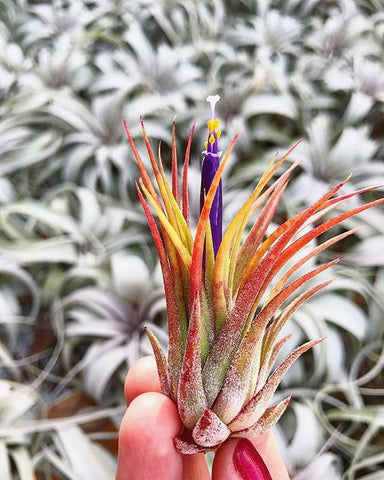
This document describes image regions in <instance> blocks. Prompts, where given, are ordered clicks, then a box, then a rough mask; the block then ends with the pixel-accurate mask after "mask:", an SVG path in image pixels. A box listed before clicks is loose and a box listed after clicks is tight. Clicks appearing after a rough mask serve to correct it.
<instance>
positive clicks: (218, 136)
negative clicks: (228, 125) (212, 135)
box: [216, 130, 221, 138]
mask: <svg viewBox="0 0 384 480" xmlns="http://www.w3.org/2000/svg"><path fill="white" fill-rule="evenodd" d="M216 136H217V138H220V137H221V130H217V132H216Z"/></svg>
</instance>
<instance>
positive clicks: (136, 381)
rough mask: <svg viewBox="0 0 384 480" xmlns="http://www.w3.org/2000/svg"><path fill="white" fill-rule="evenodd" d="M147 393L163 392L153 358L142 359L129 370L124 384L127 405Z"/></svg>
mask: <svg viewBox="0 0 384 480" xmlns="http://www.w3.org/2000/svg"><path fill="white" fill-rule="evenodd" d="M145 392H161V388H160V381H159V376H158V374H157V368H156V362H155V359H154V357H153V356H147V357H142V358H140V359H139V360H137V362H135V363H134V364H133V365H132V366H131V368H130V369H129V370H128V373H127V376H126V378H125V383H124V396H125V401H126V402H127V405H129V404H130V403H131V402H132V400H133V399H134V398H136V397H138V396H139V395H141V394H142V393H145Z"/></svg>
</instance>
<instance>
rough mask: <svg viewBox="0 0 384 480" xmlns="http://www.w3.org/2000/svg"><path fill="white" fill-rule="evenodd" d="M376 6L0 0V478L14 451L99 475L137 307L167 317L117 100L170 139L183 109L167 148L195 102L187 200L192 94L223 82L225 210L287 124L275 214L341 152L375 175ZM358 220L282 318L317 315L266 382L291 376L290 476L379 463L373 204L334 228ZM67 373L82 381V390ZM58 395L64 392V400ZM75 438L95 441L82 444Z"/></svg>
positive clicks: (382, 232)
mask: <svg viewBox="0 0 384 480" xmlns="http://www.w3.org/2000/svg"><path fill="white" fill-rule="evenodd" d="M383 8H384V3H383V2H382V1H381V0H375V1H373V0H364V1H362V0H354V1H350V0H339V1H337V0H334V1H333V0H331V1H328V2H321V1H316V0H313V1H304V0H288V1H279V0H274V1H268V0H241V1H238V0H236V1H235V0H225V1H224V0H215V1H211V0H210V1H208V0H198V1H192V0H189V1H185V0H184V1H179V0H175V1H172V2H171V1H167V0H161V1H158V0H135V1H131V0H96V1H95V0H94V1H92V2H90V1H86V0H72V1H71V0H67V1H64V0H62V1H55V2H50V1H38V0H0V46H1V48H0V102H1V104H0V152H1V155H0V272H1V274H0V322H1V326H0V328H1V343H0V358H1V364H2V367H1V368H2V370H1V372H2V378H3V380H2V381H1V385H0V395H1V405H2V406H1V417H0V418H1V425H0V432H1V435H0V471H1V472H6V473H4V478H5V479H8V478H17V477H16V474H15V473H9V472H10V470H11V469H13V471H14V472H15V471H18V472H19V476H20V478H30V476H28V475H30V473H31V471H40V472H41V475H42V478H50V475H51V472H55V474H56V475H57V476H58V477H59V478H79V477H84V478H87V477H88V478H89V477H91V478H100V479H102V480H104V479H109V478H113V468H114V466H113V462H114V460H113V450H114V448H115V447H114V446H113V445H115V444H114V443H113V442H112V447H111V445H110V444H108V442H107V437H110V436H112V437H113V436H115V435H116V432H115V431H114V430H115V425H117V424H118V422H119V414H121V412H122V411H123V402H122V382H123V378H124V374H125V372H126V368H127V365H128V364H129V363H130V362H132V361H133V359H134V358H137V356H139V355H142V354H143V353H145V352H147V351H149V350H148V345H147V343H146V342H145V341H144V340H143V332H142V326H143V323H144V322H146V323H153V324H154V325H157V333H158V335H161V331H162V330H161V328H160V327H161V326H162V324H163V317H164V316H163V308H164V299H163V295H162V293H161V282H159V277H158V269H157V265H156V260H155V254H154V251H153V248H152V246H151V245H152V244H151V242H150V241H149V239H148V234H147V230H146V227H145V219H144V216H143V213H142V212H141V209H140V208H139V205H138V201H137V200H136V193H135V188H134V178H135V176H137V171H136V170H135V168H134V162H133V159H132V155H131V153H130V152H129V148H128V146H127V143H126V141H125V139H124V132H123V128H122V124H121V117H122V116H125V117H126V118H127V120H128V124H129V127H130V130H131V132H132V134H133V136H134V139H135V140H136V141H137V142H138V145H139V148H140V149H141V148H142V146H143V145H142V143H140V140H139V137H140V129H139V128H138V121H137V120H138V116H139V114H143V115H144V116H145V118H146V127H147V130H148V134H149V135H150V136H151V137H152V138H155V139H160V140H162V141H163V143H164V144H165V145H169V144H170V134H169V132H170V127H171V123H172V119H173V117H174V115H177V123H178V131H177V132H178V133H177V135H178V137H177V142H178V144H179V145H180V146H181V148H184V147H185V144H186V139H187V135H188V132H189V129H190V127H191V125H192V123H193V121H195V120H197V121H198V123H197V126H196V136H195V141H194V144H193V145H192V154H191V159H192V166H191V172H190V180H191V192H190V198H191V200H192V199H193V198H196V202H195V204H196V209H197V206H198V181H197V180H196V175H194V173H195V172H196V170H197V168H198V166H199V160H200V152H201V149H202V145H203V142H204V139H203V134H204V132H205V130H204V125H203V119H205V118H206V110H205V109H206V106H205V102H204V98H205V97H206V96H207V95H208V94H210V93H212V92H218V93H220V94H221V96H222V101H221V102H220V105H219V108H218V116H219V117H220V118H221V120H222V126H223V132H224V134H225V135H223V139H222V144H223V145H224V146H225V144H226V142H227V144H228V140H227V139H228V138H231V137H232V136H233V134H234V133H235V132H237V131H238V130H239V129H241V128H243V129H244V133H243V134H242V136H241V137H240V140H239V142H238V145H237V148H236V150H235V151H234V152H233V153H234V155H232V158H231V163H230V165H229V168H228V169H227V171H226V174H225V178H224V182H225V185H226V192H227V193H226V197H225V217H226V218H227V219H228V218H230V217H231V216H232V212H233V211H234V210H235V209H237V206H238V205H239V204H240V203H242V201H243V200H244V197H245V195H246V194H247V193H248V192H249V191H250V189H251V186H250V185H251V183H252V184H253V183H254V180H255V179H257V178H258V177H259V176H260V173H261V172H262V171H263V169H264V167H265V165H266V162H267V161H269V159H270V158H271V157H272V156H273V154H274V152H275V150H276V148H282V149H284V148H286V147H287V146H288V145H289V144H292V143H293V142H294V141H295V140H296V139H297V138H300V137H302V138H303V142H302V144H301V146H300V147H299V148H298V149H297V150H296V152H295V154H294V155H292V157H291V159H292V161H295V160H296V159H298V158H300V159H301V160H302V164H301V167H300V171H299V172H298V173H297V174H296V176H295V178H294V179H293V181H292V183H291V184H290V186H289V187H288V189H287V192H286V195H285V198H284V203H283V205H282V206H281V207H280V209H279V210H278V212H277V215H276V217H275V221H276V223H280V222H281V221H283V220H284V219H285V218H286V216H287V214H289V215H291V214H293V213H295V212H297V211H298V210H299V208H303V207H305V206H306V205H308V204H309V203H310V202H312V201H313V200H315V199H318V198H319V196H321V194H322V193H323V192H325V191H326V190H328V189H329V188H330V187H331V186H333V185H334V184H335V183H337V182H338V181H340V180H342V179H343V178H345V177H346V176H347V175H348V174H349V173H350V172H351V171H352V172H353V176H352V179H351V181H350V182H349V184H350V185H351V188H354V189H356V188H363V187H366V186H369V185H373V184H380V183H382V184H384V163H383V155H384V144H383V136H384V134H383V132H384V128H383V125H384V109H383V101H384V67H383V58H384V47H383V45H384V19H383V14H382V11H383ZM203 109H204V112H203ZM163 157H164V160H166V159H167V158H168V157H167V155H165V154H164V155H163ZM344 188H345V190H344V193H348V190H347V188H348V187H347V186H345V187H344ZM365 200H370V198H365ZM356 202H357V201H356ZM348 206H349V207H353V206H357V203H356V204H352V205H351V204H350V205H348ZM196 215H197V211H196V212H191V216H192V218H196ZM360 225H363V226H364V227H365V228H363V229H360V230H358V231H356V232H355V234H354V235H353V236H352V237H349V239H348V241H345V242H344V243H343V244H341V245H340V246H339V247H338V251H337V252H336V251H334V252H329V251H328V253H327V254H323V255H322V258H321V260H322V261H327V260H328V261H329V260H332V259H333V258H335V257H336V256H339V255H340V254H344V259H343V260H342V262H340V263H339V264H338V266H337V268H334V269H333V272H332V275H336V281H335V282H334V283H333V284H332V286H331V287H328V289H327V290H326V291H324V293H322V294H321V295H319V296H317V297H315V298H313V299H312V300H311V301H310V302H309V303H308V304H307V305H306V306H305V307H303V308H302V309H301V310H299V311H298V312H296V313H295V315H294V318H293V322H291V326H290V332H287V333H292V334H293V342H294V343H296V344H297V345H298V344H299V343H303V342H304V341H305V340H308V339H313V338H317V337H320V336H324V335H326V336H327V337H328V339H327V342H323V344H322V345H321V346H319V347H317V350H316V351H313V353H312V354H310V355H309V354H307V356H306V358H305V359H304V360H303V361H299V362H298V363H297V364H296V365H295V366H294V367H293V369H292V370H291V372H290V374H289V375H288V376H287V378H286V380H285V381H284V383H283V385H282V388H281V389H280V390H279V392H278V394H277V397H276V400H279V399H281V398H284V396H287V394H290V393H292V394H293V395H294V398H293V400H292V401H291V404H290V407H289V410H288V412H287V413H286V415H285V417H284V421H283V423H282V425H281V427H279V430H278V432H277V434H278V436H279V438H280V440H281V444H282V449H283V450H284V452H285V456H286V461H287V464H288V466H289V469H290V471H291V474H292V476H293V477H294V478H296V479H297V480H303V479H307V478H308V479H316V478H319V479H320V478H321V479H322V478H329V479H332V478H340V477H341V475H342V473H343V472H344V474H345V478H347V479H364V478H366V479H370V480H372V479H376V478H380V475H382V473H381V471H382V469H383V465H384V463H383V460H384V459H383V456H382V443H383V431H382V428H383V427H382V420H381V417H382V407H381V403H382V387H383V373H382V369H383V362H384V356H383V347H382V345H383V340H384V302H383V294H384V270H383V266H384V254H383V252H384V215H383V212H382V210H380V209H379V208H376V209H375V211H373V210H372V211H370V212H367V213H365V214H364V216H359V217H356V218H354V219H353V220H351V221H350V223H349V224H347V225H346V228H353V227H355V226H360ZM324 240H325V239H324ZM315 245H316V244H315V243H313V245H312V246H313V247H315ZM315 266H316V264H315V263H312V265H309V266H308V268H311V267H312V268H314V267H315ZM132 272H135V273H134V275H133V273H132ZM137 272H140V279H139V282H138V283H140V285H143V286H144V285H145V288H148V289H149V290H148V294H146V295H142V293H143V289H142V288H138V283H136V282H137V281H138V278H137ZM325 280H326V279H325ZM146 293H147V292H146ZM155 328H156V327H155ZM283 353H284V352H283ZM311 355H313V356H312V357H311ZM99 358H103V362H102V367H100V364H98V362H97V361H95V359H99ZM101 372H102V373H103V378H102V382H100V384H97V385H96V384H95V381H94V378H95V377H98V376H99V375H100V374H101ZM80 392H86V393H87V394H88V395H90V396H91V397H93V400H92V399H89V398H87V400H86V401H85V400H84V399H82V400H81V401H80V400H78V401H77V402H75V400H74V399H76V398H77V399H79V395H80ZM63 398H67V399H68V398H71V399H72V403H75V404H76V406H75V408H73V407H72V408H69V407H68V402H67V403H66V404H65V405H66V409H67V410H65V409H64V410H59V411H57V408H58V404H59V402H61V403H60V405H63V402H64V400H63ZM86 402H88V403H86ZM90 406H92V409H93V410H91V411H90V410H89V407H90ZM85 407H87V408H88V410H87V412H84V411H82V410H81V408H85ZM55 409H56V410H55ZM68 410H69V411H68ZM63 415H70V416H69V417H68V418H67V420H65V421H64V422H63V421H62V420H57V419H55V418H54V417H57V416H60V417H62V416H63ZM101 418H102V419H106V418H110V419H112V423H111V424H109V425H107V426H106V424H105V420H104V423H102V424H100V421H99V423H95V420H96V419H99V420H100V419H101ZM16 420H17V422H16ZM91 420H93V423H92V424H91V423H90V422H91ZM85 423H87V425H86V428H85V427H84V429H82V428H80V427H81V426H82V425H84V424H85ZM90 425H91V426H93V428H91V427H90ZM64 427H65V428H64ZM108 431H109V433H108ZM84 452H86V453H84ZM109 452H112V454H111V453H109ZM84 454H86V455H87V456H88V457H87V458H91V457H90V456H91V455H92V457H93V458H94V461H89V462H87V464H86V465H85V464H84V462H83V455H84ZM11 462H12V463H11ZM89 469H93V470H92V471H90V470H89ZM2 475H3V473H2Z"/></svg>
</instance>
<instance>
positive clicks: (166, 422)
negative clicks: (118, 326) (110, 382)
mask: <svg viewBox="0 0 384 480" xmlns="http://www.w3.org/2000/svg"><path fill="white" fill-rule="evenodd" d="M124 393H125V399H126V402H127V405H128V408H127V410H126V412H125V415H124V418H123V420H122V423H121V427H120V433H119V456H118V467H117V475H116V480H153V479H156V480H209V479H210V478H211V477H210V474H209V471H208V467H207V464H206V462H205V457H204V454H202V453H201V454H196V455H181V454H180V453H178V452H177V451H176V449H175V447H174V444H173V439H174V438H175V437H176V436H178V435H179V433H180V432H181V431H182V428H183V427H182V424H181V421H180V418H179V415H178V413H177V408H176V405H175V404H174V403H173V402H172V400H170V399H169V398H168V397H166V396H165V395H163V394H162V393H161V390H160V383H159V378H158V375H157V370H156V365H155V361H154V358H153V357H144V358H141V359H140V360H138V361H137V362H136V363H135V365H133V366H132V367H131V369H130V370H129V372H128V375H127V378H126V381H125V388H124ZM250 440H251V441H252V443H253V445H254V446H255V448H256V449H257V451H258V452H259V454H260V455H261V456H262V458H263V460H264V463H265V464H266V466H267V467H268V470H269V472H270V474H271V476H272V478H273V480H289V476H288V472H287V469H286V467H285V465H284V463H283V461H282V459H281V456H280V454H279V452H278V450H277V447H276V444H275V440H274V438H273V435H272V434H271V433H267V434H264V435H262V436H261V437H258V438H255V439H250ZM237 442H238V440H237V439H229V440H227V441H226V442H225V443H224V444H223V445H222V446H221V447H220V448H218V449H217V451H216V453H215V459H214V463H213V471H212V480H242V477H241V476H240V475H239V474H238V472H237V471H236V469H235V467H234V465H233V461H232V456H233V451H234V449H235V447H236V444H237Z"/></svg>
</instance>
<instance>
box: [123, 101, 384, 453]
mask: <svg viewBox="0 0 384 480" xmlns="http://www.w3.org/2000/svg"><path fill="white" fill-rule="evenodd" d="M218 100H219V97H218V96H211V97H208V98H207V101H208V102H209V103H210V104H211V118H210V120H209V121H208V123H207V126H208V137H207V142H206V144H205V149H204V151H203V162H202V178H201V197H200V198H201V212H200V217H199V220H198V223H197V227H196V229H195V234H194V235H193V234H192V229H191V227H190V223H189V199H188V164H189V159H190V150H191V143H192V138H193V133H194V127H193V128H192V130H191V133H190V135H189V138H188V142H187V146H186V150H185V154H184V161H183V169H182V174H181V178H179V173H178V156H177V149H176V133H175V123H174V124H173V129H172V180H171V182H169V181H168V179H167V177H166V174H165V170H164V167H163V162H162V157H161V147H160V146H159V148H158V152H157V156H155V153H154V151H153V150H152V147H151V144H150V141H149V138H148V135H147V132H146V130H145V126H144V122H143V120H142V119H141V126H142V134H143V138H144V142H145V146H146V150H147V153H148V156H149V160H150V163H151V168H152V172H151V175H152V174H153V176H154V179H155V181H152V179H151V175H150V173H149V172H148V171H147V169H146V167H145V165H144V162H143V160H142V158H141V157H140V154H139V152H138V149H137V147H136V145H135V142H134V140H133V138H132V135H131V133H130V131H129V129H128V126H127V124H126V122H125V121H124V126H125V130H126V134H127V137H128V141H129V143H130V146H131V148H132V151H133V154H134V157H135V159H136V162H137V165H138V167H139V171H140V175H141V178H140V179H139V180H138V182H137V191H138V196H139V199H140V202H141V204H142V206H143V209H144V213H145V215H146V218H147V221H148V225H149V228H150V231H151V234H152V236H153V240H154V243H155V246H156V249H157V253H158V257H159V261H160V265H161V269H162V274H163V280H164V287H165V296H166V303H167V317H168V333H169V345H168V352H167V354H165V353H164V352H163V351H162V349H161V348H160V345H159V342H158V341H157V339H156V337H155V336H154V335H153V333H152V332H151V331H150V329H148V328H147V329H146V332H147V335H148V338H149V340H150V342H151V344H152V348H153V351H154V355H155V359H156V363H157V369H158V374H159V378H160V384H161V389H162V392H163V393H164V394H165V395H167V396H168V397H170V398H171V399H172V400H173V401H174V402H175V404H176V405H177V408H178V412H179V415H180V418H181V420H182V422H183V424H184V426H185V429H184V432H183V433H182V434H181V435H180V436H179V437H178V438H176V439H175V446H176V448H177V450H178V451H180V452H181V453H184V454H194V453H198V452H206V451H209V450H215V449H216V448H217V447H218V446H220V444H222V443H223V442H224V441H225V440H227V439H228V438H229V437H241V438H248V437H252V438H254V437H257V436H259V435H261V434H263V433H265V432H267V431H268V430H269V429H271V428H272V427H273V426H274V425H275V424H276V422H277V421H278V420H279V418H280V417H281V416H282V414H283V413H284V411H285V409H286V408H287V405H288V403H289V401H290V397H288V398H286V399H284V400H282V401H280V402H279V403H277V404H275V405H272V406H271V405H270V404H271V401H272V398H273V395H274V393H275V391H276V389H277V387H278V386H279V383H280V382H281V380H282V378H283V377H284V375H285V374H286V372H287V371H288V369H289V368H290V367H291V365H292V364H293V363H294V362H295V360H297V359H298V358H299V357H300V355H302V354H303V353H304V352H306V351H307V350H309V349H310V348H312V347H314V346H315V345H317V344H318V343H319V342H321V341H322V340H323V339H322V338H320V339H316V340H313V341H309V342H307V343H305V344H304V345H301V346H299V347H298V348H296V349H295V350H293V351H292V352H291V353H290V354H289V355H288V356H287V357H286V358H284V359H283V360H282V361H281V363H280V364H279V365H278V366H277V367H275V368H274V364H275V361H276V359H277V358H278V355H279V353H280V351H281V349H282V347H283V345H284V344H285V343H286V342H287V341H288V340H289V338H290V335H285V336H282V337H281V336H280V333H281V331H282V329H283V327H284V326H285V324H286V322H287V320H288V319H289V318H290V317H291V316H292V314H293V313H294V312H295V311H296V310H297V309H298V308H299V307H300V306H301V305H302V304H303V303H304V302H305V301H307V300H308V299H309V298H311V297H312V296H313V295H315V294H316V293H317V292H319V291H320V290H322V289H323V288H325V287H326V286H327V285H328V284H329V283H331V281H332V280H330V281H325V282H322V283H318V284H315V285H314V286H313V282H311V286H310V287H309V286H308V282H310V281H311V280H312V279H313V278H314V277H317V276H318V275H320V274H321V273H322V272H324V271H326V270H328V269H329V268H331V267H332V266H333V265H335V264H337V263H338V262H339V260H340V258H336V259H334V260H332V261H330V262H327V263H322V264H319V265H318V266H316V268H313V269H312V270H310V271H309V272H307V273H305V274H303V275H301V276H299V277H298V278H296V276H295V275H294V274H295V272H297V270H298V269H299V268H300V267H301V266H303V265H304V264H305V263H306V262H307V261H309V260H311V259H313V257H315V256H316V255H318V254H319V253H321V252H322V251H323V250H324V249H326V248H328V247H330V246H331V245H334V244H335V243H336V242H338V241H340V240H342V239H344V238H346V237H348V236H349V235H351V234H353V233H354V232H355V231H356V228H355V229H351V230H347V231H344V232H343V233H339V234H338V235H336V236H333V237H329V236H328V239H327V240H326V241H323V242H322V243H319V244H318V245H317V246H316V247H315V248H313V249H311V250H310V251H308V252H307V253H306V251H305V252H304V254H302V255H301V256H300V259H299V260H295V261H293V263H292V266H290V267H289V268H288V269H287V268H286V269H285V270H284V267H285V266H286V265H287V264H288V262H290V261H291V260H292V258H293V257H294V256H295V255H296V254H297V253H299V252H302V251H303V249H305V248H306V247H308V245H309V244H310V242H312V241H313V240H314V239H318V238H319V237H320V236H321V235H322V234H324V233H325V232H327V231H328V230H330V229H331V228H332V227H334V226H336V225H338V224H340V223H341V222H343V221H344V220H346V219H348V218H350V217H351V216H353V215H356V214H359V213H361V212H363V211H364V210H367V209H368V208H371V207H374V206H375V205H378V204H380V203H382V202H384V199H383V198H381V199H377V200H375V201H371V202H369V203H365V204H362V205H359V206H357V207H355V208H353V209H350V210H347V211H343V212H342V213H338V214H336V215H334V216H332V215H330V214H331V213H332V212H333V211H334V210H335V209H336V208H337V207H339V206H341V205H342V204H343V203H344V202H346V201H347V200H348V199H350V198H352V197H354V196H356V195H361V194H362V193H364V192H368V191H371V190H374V189H375V188H376V187H370V188H364V189H361V190H358V191H355V192H352V193H347V194H343V195H339V196H336V194H337V193H338V192H339V191H340V189H341V188H342V187H343V185H344V184H345V183H346V181H348V179H346V180H345V181H343V182H341V183H339V184H338V185H336V186H335V187H334V188H332V189H331V190H330V191H329V192H327V193H326V194H325V195H323V196H322V197H321V198H320V199H319V200H317V201H316V202H315V203H313V204H312V205H310V206H309V207H308V208H306V209H304V210H302V211H300V212H299V213H297V214H296V215H294V216H292V217H291V218H288V219H287V220H285V221H284V222H283V223H282V224H281V225H279V226H277V227H276V228H275V229H274V230H273V231H272V233H268V234H267V231H268V232H269V230H270V228H269V227H270V225H271V222H272V219H273V217H274V214H275V212H276V209H277V207H278V205H279V202H280V200H281V198H282V196H283V193H284V191H285V189H286V187H287V184H288V181H289V179H290V177H291V176H292V173H293V172H294V171H295V169H296V168H297V166H298V162H294V163H293V164H292V165H291V166H290V167H289V168H287V169H286V170H285V171H284V172H283V173H282V174H280V175H278V170H279V169H280V167H281V166H282V165H283V163H284V162H285V161H286V159H287V157H288V156H289V154H290V153H291V152H292V150H293V149H294V148H295V147H296V145H297V144H298V143H299V142H297V143H296V144H295V145H293V146H292V147H291V148H290V149H289V150H288V151H287V153H286V154H284V155H283V156H281V157H279V156H278V154H276V156H275V157H274V158H273V159H272V160H271V161H270V163H269V164H268V166H267V168H266V170H265V171H264V173H263V174H262V175H261V177H260V179H259V181H258V182H257V184H256V186H255V188H254V189H253V191H252V193H251V195H250V196H249V198H248V199H247V200H246V201H245V203H244V204H243V205H242V206H241V208H240V209H239V211H238V212H237V213H236V214H235V215H234V218H233V219H232V220H231V221H230V222H229V224H228V226H227V228H226V230H225V231H224V232H223V231H222V209H223V200H222V195H223V187H222V180H221V179H222V174H223V170H224V168H225V165H226V163H227V161H228V158H229V156H230V154H231V151H232V149H233V148H234V146H235V143H236V140H237V138H238V135H236V136H235V138H234V139H233V140H232V141H231V143H230V145H229V147H228V148H227V150H226V151H225V152H224V153H222V152H220V150H219V146H218V144H219V138H220V130H219V120H218V119H217V118H216V116H215V104H216V102H217V101H218ZM155 185H156V186H155ZM308 225H315V226H314V227H312V228H311V229H308V228H307V227H308ZM292 277H293V278H294V279H292ZM303 287H307V288H306V289H305V288H303Z"/></svg>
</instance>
